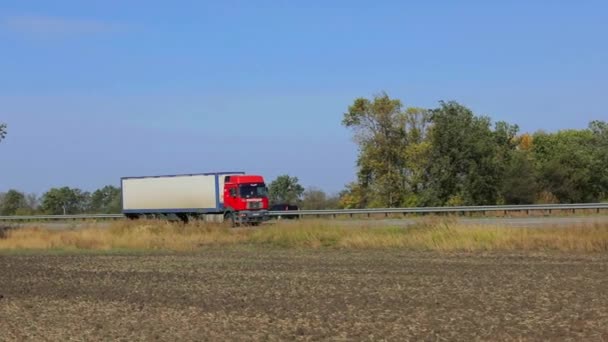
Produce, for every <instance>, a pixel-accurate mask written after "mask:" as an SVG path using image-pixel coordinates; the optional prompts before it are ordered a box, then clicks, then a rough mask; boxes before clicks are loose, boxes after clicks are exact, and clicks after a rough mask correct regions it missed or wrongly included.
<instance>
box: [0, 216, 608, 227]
mask: <svg viewBox="0 0 608 342" xmlns="http://www.w3.org/2000/svg"><path fill="white" fill-rule="evenodd" d="M438 219H439V220H440V219H441V218H438ZM306 220H308V219H303V221H306ZM325 220H327V221H329V222H333V223H334V224H336V225H340V226H345V227H391V226H392V227H409V226H412V225H414V224H417V223H422V222H425V220H428V218H423V217H418V218H403V219H395V218H387V219H365V218H353V219H331V218H327V219H325ZM450 221H451V222H456V223H459V224H463V225H471V226H499V227H520V228H539V227H563V228H568V227H576V226H592V225H606V224H608V216H605V215H593V216H547V217H493V218H487V217H483V218H457V219H450ZM276 222H277V221H275V220H272V221H269V222H268V223H266V225H268V224H276ZM111 224H112V221H99V222H83V221H70V222H57V221H54V222H28V223H16V222H0V226H4V227H7V226H8V227H40V228H46V229H53V230H55V229H57V230H62V229H81V228H84V227H91V226H95V227H100V228H103V227H109V226H110V225H111Z"/></svg>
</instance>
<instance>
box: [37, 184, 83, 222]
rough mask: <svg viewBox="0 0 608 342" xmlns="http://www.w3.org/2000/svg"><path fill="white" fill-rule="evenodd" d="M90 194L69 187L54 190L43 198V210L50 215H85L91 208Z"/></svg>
mask: <svg viewBox="0 0 608 342" xmlns="http://www.w3.org/2000/svg"><path fill="white" fill-rule="evenodd" d="M89 201H90V194H89V193H88V192H83V191H82V190H80V189H72V188H69V187H67V186H66V187H62V188H52V189H50V190H49V191H48V192H46V193H45V194H44V195H43V196H42V210H43V211H44V212H45V213H48V214H54V215H62V214H63V215H65V214H80V213H84V212H85V211H86V210H87V208H88V207H89V203H90V202H89Z"/></svg>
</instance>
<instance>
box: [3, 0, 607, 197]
mask: <svg viewBox="0 0 608 342" xmlns="http://www.w3.org/2000/svg"><path fill="white" fill-rule="evenodd" d="M607 42H608V3H607V2H606V1H585V0H581V1H540V0H539V1H353V0H350V1H129V0H121V1H118V0H104V1H93V0H89V1H82V0H74V1H65V0H53V1H40V0H38V1H36V0H31V1H7V0H0V122H6V123H7V124H8V125H9V135H8V136H7V139H6V140H5V141H3V142H2V143H0V191H6V190H7V189H9V188H17V189H19V190H22V191H26V192H36V193H38V194H41V193H42V192H44V191H46V190H47V189H48V188H50V187H53V186H64V185H67V186H73V187H80V188H83V189H86V190H94V189H96V188H97V187H100V186H102V185H105V184H114V185H118V184H119V178H120V177H121V176H139V175H154V174H173V173H193V172H209V171H221V170H243V171H247V172H249V173H259V174H262V175H264V176H266V178H267V179H269V180H272V179H274V177H276V176H277V175H280V174H284V173H287V174H289V175H292V176H297V177H299V178H300V181H301V183H302V184H303V185H304V186H317V187H320V188H322V189H324V190H326V191H328V192H336V191H339V190H340V189H342V188H343V186H344V184H346V183H348V182H350V181H352V180H353V179H354V177H355V159H356V156H357V148H356V145H355V144H354V143H353V142H352V141H351V138H350V136H351V135H350V132H349V131H347V130H346V129H345V128H343V127H342V126H341V125H340V122H341V119H342V114H343V113H344V111H345V110H346V108H347V107H348V105H349V104H350V103H351V102H352V100H353V99H354V98H356V97H360V96H366V97H369V96H372V95H373V94H376V93H378V92H380V91H386V92H387V93H388V94H389V95H390V96H392V97H397V98H400V99H401V100H402V101H404V103H405V104H406V105H408V106H421V107H429V108H430V107H434V106H436V105H437V102H438V101H440V100H456V101H459V102H461V103H462V104H464V105H466V106H468V107H470V108H471V109H473V110H474V111H475V112H476V113H478V114H486V115H489V116H490V117H492V118H493V119H494V120H506V121H509V122H511V123H516V124H519V125H520V127H521V128H522V130H524V131H535V130H539V129H544V130H548V131H554V130H557V129H562V128H583V127H585V126H586V125H587V123H588V122H589V121H590V120H594V119H600V120H608V112H607V111H606V109H605V107H604V106H605V99H606V96H607V94H608V85H607V82H608V81H607V80H608V64H607V61H608V43H607Z"/></svg>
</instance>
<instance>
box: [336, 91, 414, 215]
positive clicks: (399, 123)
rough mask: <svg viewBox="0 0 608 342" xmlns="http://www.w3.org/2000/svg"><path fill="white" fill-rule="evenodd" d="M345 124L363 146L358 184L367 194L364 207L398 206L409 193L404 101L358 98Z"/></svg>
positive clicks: (356, 140)
mask: <svg viewBox="0 0 608 342" xmlns="http://www.w3.org/2000/svg"><path fill="white" fill-rule="evenodd" d="M342 125H344V126H345V127H347V128H350V129H352V130H353V132H354V140H355V142H356V143H357V144H358V145H359V157H358V159H357V166H358V168H359V170H358V184H359V186H360V190H362V191H364V192H366V193H367V195H366V196H364V197H361V199H362V200H366V201H368V202H366V203H361V205H363V206H372V207H395V206H399V205H400V204H401V203H402V202H403V198H404V194H405V193H406V191H407V184H406V175H405V174H404V169H405V158H404V157H405V154H404V153H403V147H404V146H406V132H405V125H406V116H405V115H404V113H403V112H402V104H401V101H399V100H397V99H391V98H390V97H389V96H388V95H387V94H386V93H382V94H380V95H376V96H374V98H373V99H372V100H369V99H366V98H357V99H355V101H354V102H353V104H352V105H351V106H349V107H348V112H346V113H344V116H343V119H342Z"/></svg>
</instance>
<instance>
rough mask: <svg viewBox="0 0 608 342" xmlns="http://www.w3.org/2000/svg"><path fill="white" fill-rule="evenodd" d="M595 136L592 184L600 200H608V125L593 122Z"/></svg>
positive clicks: (593, 140) (592, 127) (591, 127)
mask: <svg viewBox="0 0 608 342" xmlns="http://www.w3.org/2000/svg"><path fill="white" fill-rule="evenodd" d="M589 129H590V130H591V133H592V135H593V138H592V146H593V163H592V165H591V169H592V171H591V174H592V176H591V182H592V184H593V186H594V188H595V189H594V190H593V191H594V192H595V193H597V194H598V198H599V199H600V200H608V123H607V122H605V121H593V122H591V123H590V124H589Z"/></svg>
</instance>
